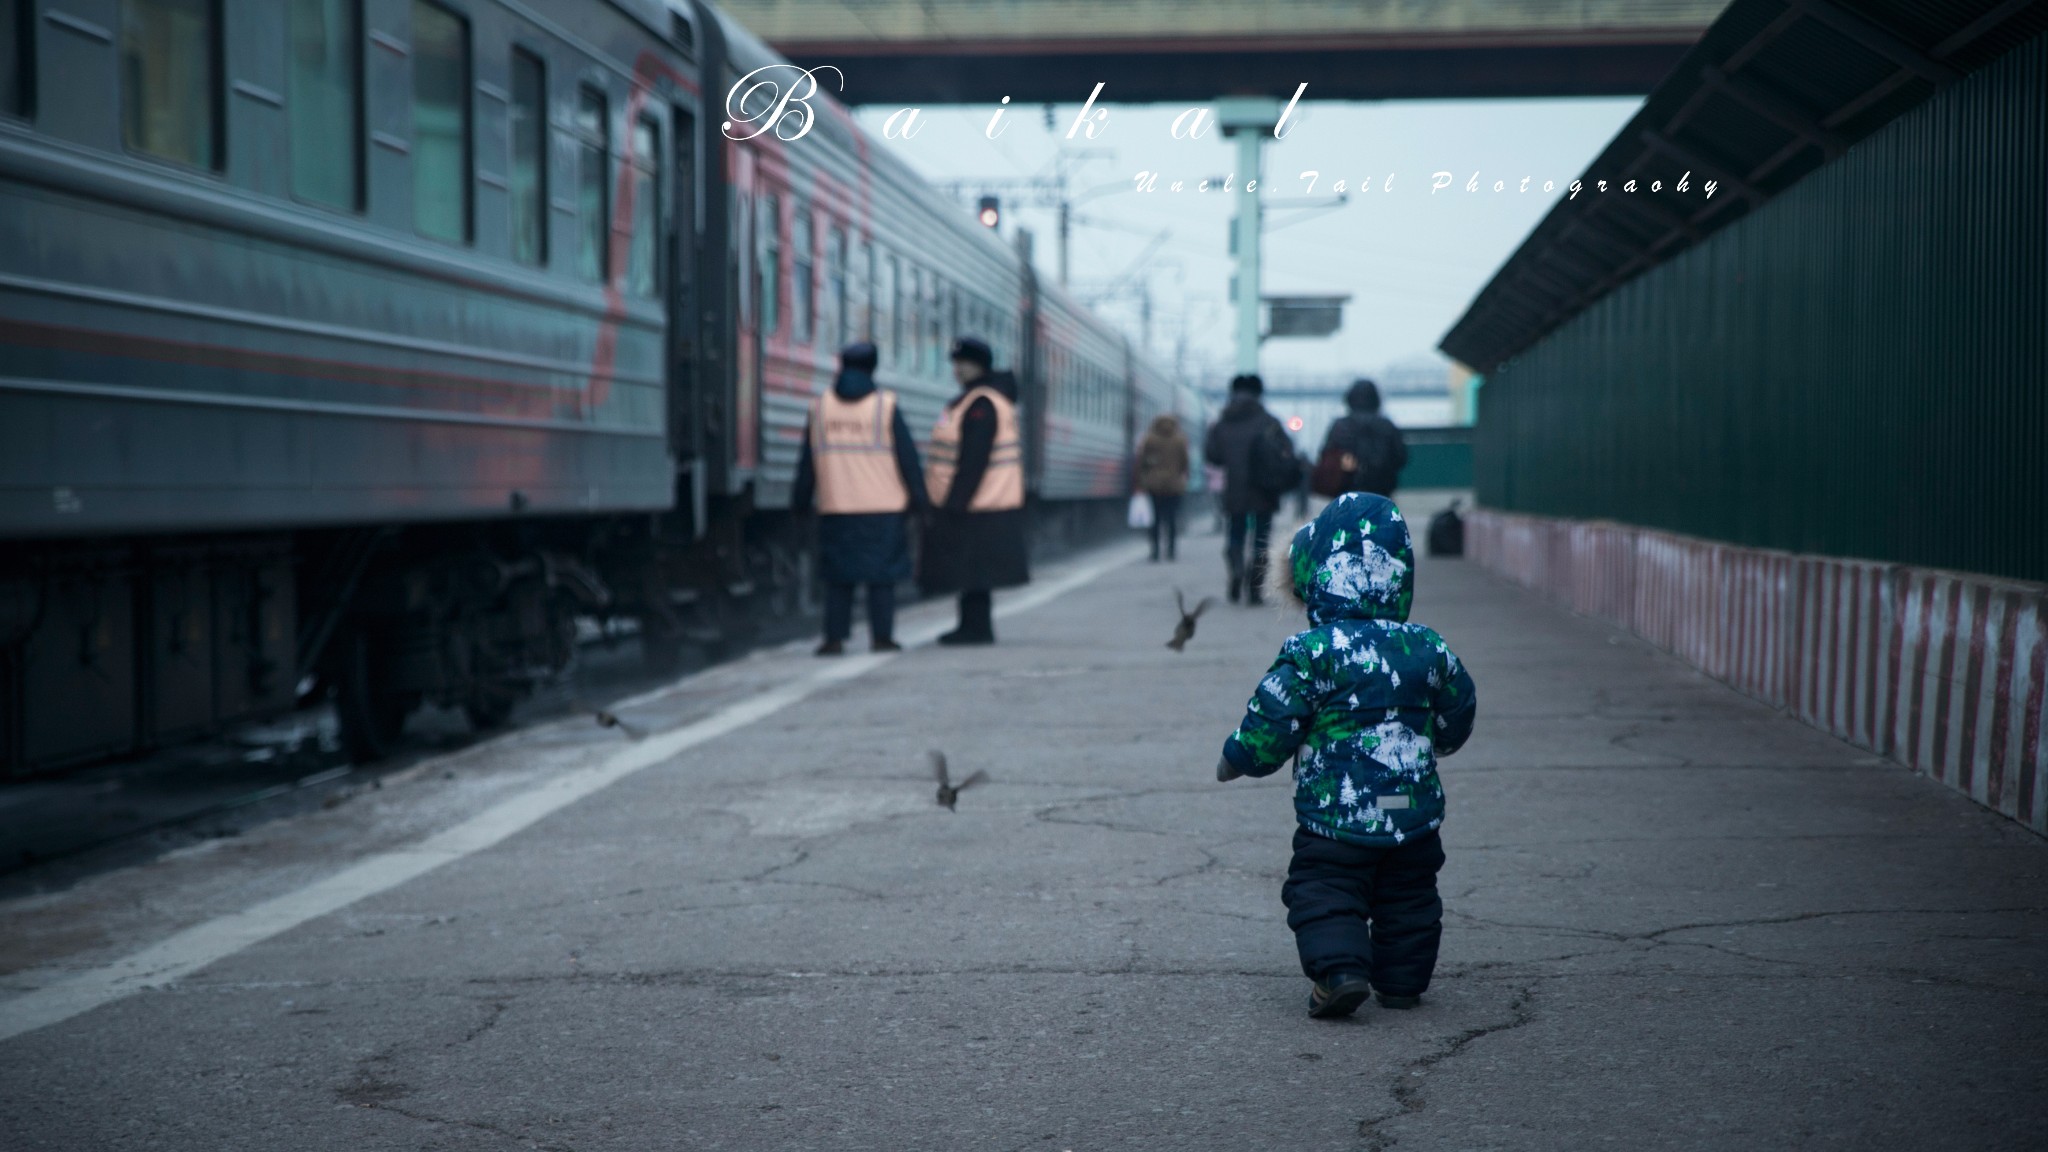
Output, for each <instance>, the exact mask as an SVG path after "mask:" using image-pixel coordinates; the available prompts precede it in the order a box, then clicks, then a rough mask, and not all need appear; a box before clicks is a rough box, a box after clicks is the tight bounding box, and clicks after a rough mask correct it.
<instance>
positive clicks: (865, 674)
mask: <svg viewBox="0 0 2048 1152" xmlns="http://www.w3.org/2000/svg"><path fill="white" fill-rule="evenodd" d="M1216 544H1217V541H1216V540H1214V539H1213V538H1198V539H1194V540H1190V541H1187V542H1186V547H1185V550H1184V554H1183V557H1182V559H1181V561H1180V562H1179V563H1178V564H1177V565H1172V566H1167V565H1157V566H1155V565H1150V564H1146V563H1144V562H1143V561H1142V560H1141V559H1137V558H1136V554H1135V553H1134V552H1132V551H1130V550H1128V549H1127V548H1124V549H1114V550H1110V551H1107V552H1102V553H1096V554H1092V555H1088V556H1084V557H1081V558H1079V559H1077V560H1076V561H1074V562H1072V563H1070V564H1068V565H1065V566H1063V567H1062V568H1061V569H1059V570H1049V571H1046V572H1042V573H1040V576H1039V582H1038V585H1037V588H1036V590H1035V591H1033V592H1030V593H1027V596H1026V599H1025V601H1024V606H1025V607H1027V608H1028V610H1026V611H1021V612H1015V613H1013V614H1011V615H1009V616H1007V617H1005V618H1003V619H1002V620H1001V621H1000V622H999V624H998V628H999V631H1000V632H1001V634H1002V638H1003V643H1002V644H1001V645H1000V646H999V647H996V648H994V649H990V650H965V651H958V650H942V649H937V648H932V647H923V648H918V649H915V650H913V651H911V652H909V653H907V654H905V655H903V656H900V657H896V658H893V659H874V658H868V657H859V658H855V659H852V660H848V661H843V662H840V663H838V664H833V665H831V667H830V668H827V667H826V666H827V665H828V664H830V662H826V661H818V660H814V659H812V658H810V657H809V656H808V655H807V654H805V652H804V651H802V650H795V649H790V648H785V649H780V650H777V651H774V652H770V653H766V654H763V655H761V656H759V657H757V658H754V659H749V660H743V661H739V662H737V663H735V664H732V665H729V666H725V667H721V668H717V669H713V670H711V671H709V672H707V673H704V674H702V675H700V676H697V677H694V678H692V679H690V680H687V681H683V682H681V683H679V684H677V685H676V686H675V687H673V688H671V689H669V690H666V691H663V692H660V693H655V694H653V695H651V696H649V697H646V698H643V699H641V700H638V701H635V702H633V703H632V704H630V705H628V706H626V707H624V708H622V709H621V714H622V715H623V716H624V717H625V718H626V719H627V720H628V721H629V723H631V724H633V725H635V726H636V727H637V728H640V729H644V730H645V736H644V739H642V740H638V741H635V740H632V739H630V738H628V737H627V736H624V735H622V734H621V733H620V732H619V731H618V730H616V729H604V728H599V727H597V726H596V725H594V724H591V723H588V722H587V721H578V722H562V723H557V724H552V725H547V726H543V727H539V728H534V729H529V730H526V731H522V732H518V733H514V734H511V735H508V736H506V737H504V738H502V739H499V740H495V741H491V742H488V743H485V744H482V745H479V746H477V747H474V748H471V749H468V750H465V751H463V752H461V753H459V754H457V755H455V756H452V757H448V758H446V759H444V760H437V761H434V762H432V763H430V764H426V765H422V766H420V767H419V768H417V769H414V770H412V771H411V772H410V773H408V774H407V775H406V776H405V777H404V778H402V779H394V780H390V781H388V782H387V783H386V784H385V786H384V787H382V788H380V789H379V790H377V791H374V792H362V793H359V794H357V795H355V796H353V797H352V798H350V799H348V800H347V802H345V803H340V804H338V805H336V806H335V807H333V808H331V809H329V810H324V811H319V812H316V813H311V814H308V815H305V816H302V817H297V818H293V819H289V820H283V821H278V822H276V823H273V824H269V825H265V826H263V827H260V828H257V829H254V830H252V831H250V832H249V833H248V834H246V835H244V836H240V837H235V838H231V839H226V840H220V841H213V842H209V843H208V844H206V845H203V846H201V847H200V848H197V849H194V850H191V851H186V852H181V853H177V854H174V855H173V856H170V857H167V858H165V859H163V860H160V861H157V862H155V863H152V864H149V865H147V866H144V867H138V868H133V869H127V870H123V871H120V872H115V873H110V874H108V875H104V876H100V877H96V878H93V879H91V880H89V881H86V882H84V883H80V884H78V885H76V886H74V887H71V888H68V889H66V890H63V891H60V892H50V893H42V894H35V895H28V896H21V897H18V898H15V899H12V900H9V901H8V902H6V903H5V904H0V1035H8V1034H9V1033H12V1034H11V1035H8V1038H6V1039H4V1040H0V1147H4V1148H6V1149H8V1150H10V1152H13V1150H17V1149H21V1150H26V1149H112V1148H138V1149H140V1148H147V1149H195V1150H197V1149H204V1150H207V1152H215V1150H224V1149H265V1150H272V1149H294V1150H297V1149H308V1150H310V1149H348V1150H361V1149H387V1148H388V1149H479V1150H484V1149H516V1148H543V1149H576V1150H592V1149H613V1148H617V1149H735V1150H741V1149H770V1148H774V1149H780V1148H792V1149H811V1148H816V1149H947V1150H952V1149H1005V1150H1029V1149H1048V1150H1060V1149H1072V1150H1074V1152H1081V1150H1093V1149H1289V1150H1320V1149H1343V1150H1354V1149H1386V1148H1394V1147H1398V1148H1401V1149H1403V1150H1407V1149H1490V1148H1498V1149H1584V1148H1588V1147H1605V1146H1613V1147H1622V1148H1635V1149H1639V1148H1702V1149H1707V1148H1712V1149H1721V1148H1728V1149H1737V1148H1739V1149H1776V1148H1806V1147H1840V1148H1857V1149H1863V1148H1884V1149H1919V1148H1957V1149H1996V1148H2016V1149H2017V1148H2036V1147H2040V1146H2041V1145H2040V1140H2041V1135H2040V1134H2041V1133H2042V1131H2044V1125H2048V1044H2044V1042H2043V1037H2044V1036H2048V895H2044V883H2043V880H2044V872H2048V845H2044V844H2043V843H2042V842H2041V841H2039V840H2038V839H2037V838H2035V837H2034V836H2033V835H2032V834H2030V833H2028V832H2026V831H2024V830H2023V829H2021V828H2019V827H2017V826H2016V825H2014V824H2012V823H2010V822H2009V821H2006V820H2004V819H2002V818H2000V817H1998V816H1996V815H1993V814H1990V813H1988V812H1985V811H1983V810H1982V809H1980V808H1978V807H1976V806H1975V805H1973V804H1971V803H1970V802H1969V801H1968V800H1966V799H1964V798H1962V797H1961V796H1958V795H1955V794H1953V793H1951V792H1949V791H1947V790H1945V789H1943V788H1941V787H1940V786H1938V785H1936V784H1934V783H1932V782H1930V781H1928V780H1925V779H1920V778H1916V777H1914V776H1912V775H1910V774H1909V773H1907V772H1905V771H1903V770H1901V769H1898V768H1896V767H1893V766H1890V765H1888V764H1887V763H1885V762H1884V761H1881V760H1878V759H1877V758H1875V757H1872V756H1869V755H1868V754H1866V753H1864V752H1862V751H1860V750H1858V749H1855V748H1852V747H1850V746H1849V745H1846V744H1843V743H1840V742H1838V741H1836V740H1834V739H1832V738H1829V737H1827V736H1824V735H1822V734H1820V733H1819V732H1817V731H1815V730H1813V729H1811V728H1808V727H1806V726H1804V725H1802V724H1800V723H1798V722H1796V721H1793V720H1790V719H1787V718H1786V717H1784V716H1781V715H1779V714H1777V713H1775V712H1773V711H1772V710H1770V709H1768V708H1766V707H1764V706H1763V705H1761V704H1758V703H1756V702H1754V701H1752V700H1749V699H1747V698H1745V697H1743V696H1741V695H1738V694H1737V693H1735V692H1732V691H1730V690H1729V689H1727V688H1725V687H1723V686H1721V685H1719V684H1717V683H1715V682H1713V681H1710V680H1708V679H1706V678H1704V677H1703V676H1701V675H1699V674H1697V673H1695V672H1693V671H1691V670H1690V669H1688V668H1686V667H1685V666H1683V665H1682V664H1680V663H1678V662H1676V661H1675V660H1673V659H1671V658H1669V657H1666V656H1664V655H1662V654H1660V653H1657V652H1655V651H1654V650H1652V649H1650V648H1648V647H1647V646H1646V645H1644V644H1642V643H1640V642H1638V641H1636V640H1633V639H1631V638H1629V637H1626V636H1624V635H1621V634H1618V633H1616V632H1614V631H1612V630H1611V629H1608V628H1606V627H1604V626H1601V625H1599V624H1596V623H1593V622H1591V621H1587V620H1584V619H1580V618H1575V617H1572V616H1569V615H1566V614H1564V613H1561V612H1559V611H1557V610H1555V609H1553V608H1550V607H1548V606H1546V605H1545V604H1543V603H1542V602H1540V601H1538V600H1537V599H1536V598H1534V597H1533V596H1531V595H1529V594H1526V593H1523V592H1521V591H1519V590H1516V589H1514V588H1512V587H1511V586H1509V585H1507V584H1505V583H1503V582H1501V581H1498V580H1496V579H1494V578H1492V577H1490V576H1488V575H1487V574H1485V573H1483V572H1481V571H1479V570H1477V569H1475V568H1473V567H1470V566H1467V565H1464V564H1462V563H1459V562H1455V561H1444V562H1425V563H1424V565H1423V568H1422V570H1421V574H1420V592H1419V595H1418V598H1417V602H1416V617H1417V618H1418V619H1420V620H1423V621H1425V622H1427V623H1430V624H1432V625H1433V626H1435V627H1437V628H1438V629H1439V630H1440V631H1441V632H1442V633H1443V634H1444V635H1445V636H1446V637H1447V638H1448V639H1449V641H1450V642H1451V644H1452V645H1453V647H1454V648H1456V649H1457V650H1458V652H1459V653H1460V655H1462V656H1463V657H1464V658H1465V660H1466V662H1467V663H1468V664H1469V665H1470V666H1471V668H1472V670H1473V673H1474V675H1475V677H1476V678H1477V681H1478V684H1479V691H1480V714H1479V728H1478V734H1477V735H1476V736H1475V737H1474V739H1473V740H1472V742H1471V744H1470V745H1469V746H1468V748H1467V749H1466V750H1465V751H1464V752H1462V753H1460V754H1459V755H1457V756H1455V757H1452V758H1451V759H1449V760H1448V761H1447V762H1446V764H1445V768H1444V778H1445V785H1446V789H1447V791H1448V793H1449V797H1450V816H1449V822H1448V824H1447V825H1446V827H1445V831H1444V836H1445V841H1446V848H1447V851H1448V854H1449V861H1450V862H1449V865H1448V867H1447V868H1446V870H1445V872H1444V875H1443V890H1444V893H1445V899H1446V903H1447V906H1448V910H1449V911H1448V917H1447V927H1446V933H1445V938H1444V946H1443V961H1442V964H1441V966H1440V967H1439V970H1438V973H1437V983H1436V985H1435V986H1434V987H1433V988H1432V990H1431V992H1430V994H1429V996H1428V997H1427V999H1426V1001H1425V1003H1424V1005H1423V1006H1422V1007H1421V1008H1419V1009H1417V1010H1414V1011H1408V1012H1390V1011H1385V1010H1381V1009H1377V1008H1370V1007H1369V1008H1367V1009H1365V1010H1363V1011H1362V1012H1361V1013H1360V1014H1359V1015H1358V1017H1356V1018H1355V1019H1353V1020H1350V1021H1345V1022H1338V1023H1325V1022H1317V1021H1311V1020H1309V1019H1308V1018H1307V1016H1306V1014H1305V1011H1304V1001H1305V994H1306V991H1307V982H1306V980H1305V979H1304V978H1303V977H1302V976H1301V975H1300V973H1299V970H1298V968H1297V966H1296V962H1295V957H1294V951H1293V944H1292V940H1291V937H1290V936H1289V934H1288V932H1287V929H1286V926H1285V923H1284V919H1283V909H1282V908H1281V906H1280V901H1279V886H1280V881H1281V878H1282V876H1283V874H1284V871H1285V868H1286V863H1287V856H1288V836H1289V833H1290V830H1291V827H1292V816H1291V810H1290V807H1289V798H1290V785H1289V783H1288V781H1287V780H1286V778H1285V777H1284V775H1283V776H1281V777H1276V778H1274V779H1271V780H1267V781H1259V782H1247V781H1238V782H1235V783H1233V784H1229V785H1219V784H1217V783H1215V782H1214V780H1213V778H1212V768H1213V765H1214V763H1215V759H1216V754H1217V750H1218V746H1219V743H1220V741H1221V739H1222V737H1223V736H1224V735H1225V734H1226V733H1227V732H1228V731H1229V729H1230V727H1231V726H1232V725H1233V724H1234V723H1235V721H1236V719H1237V717H1238V716H1239V714H1240V712H1241V710H1242V708H1243V705H1244V701H1245V699H1246V697H1247V696H1248V695H1249V694H1250V691H1251V689H1252V687H1253V685H1254V684H1255V682H1256V681H1257V678H1258V676H1259V674H1260V673H1261V672H1262V671H1263V670H1264V668H1265V666H1266V664H1267V662H1268V661H1269V660H1270V658H1271V656H1272V653H1273V650H1274V648H1275V647H1276V645H1277V644H1278V642H1279V640H1280V639H1281V638H1282V637H1283V636H1285V635H1286V634H1287V633H1288V632H1290V631H1292V630H1294V629H1295V628H1298V627H1299V626H1300V624H1299V622H1298V621H1299V618H1298V616H1295V615H1290V614H1288V613H1287V612H1285V611H1283V610H1279V609H1265V610H1249V609H1241V608H1240V609H1233V608H1229V607H1227V606H1219V607H1218V608H1216V609H1214V610H1212V611H1211V612H1210V613H1209V614H1208V615H1206V616H1204V617H1203V618H1202V620H1201V625H1200V630H1199V632H1198V634H1197V636H1196V638H1195V640H1194V641H1193V643H1191V644H1190V645H1189V646H1188V649H1187V651H1186V652H1185V653H1183V654H1175V653H1173V652H1170V651H1168V650H1167V649H1166V648H1165V647H1163V644H1164V641H1165V640H1166V638H1167V636H1168V634H1169V632H1170V630H1171V628H1172V625H1173V622H1174V618H1173V614H1172V609H1171V598H1172V588H1173V586H1174V585H1175V584H1176V583H1178V584H1179V585H1181V586H1183V587H1185V588H1187V589H1188V591H1189V592H1190V593H1191V594H1193V593H1198V592H1200V593H1207V592H1213V591H1215V590H1216V586H1217V585H1218V583H1219V582H1220V565H1219V564H1218V563H1217V562H1216V560H1215V551H1216ZM1018 599H1019V598H1018V597H1016V596H1010V597H1008V598H1007V602H1009V603H1011V604H1013V605H1014V604H1016V603H1017V602H1018ZM1033 600H1035V601H1038V602H1037V603H1035V605H1034V604H1033V603H1032V601H1033ZM944 607H945V606H943V605H934V606H927V607H923V608H919V609H917V610H916V611H914V612H913V613H911V615H910V618H909V619H908V620H907V622H906V625H905V627H906V631H909V632H912V633H915V634H919V635H922V636H927V637H928V636H929V635H931V634H933V633H934V632H936V631H937V630H938V628H939V626H940V624H939V622H938V616H939V615H940V614H941V613H942V612H943V610H944ZM821 676H823V677H825V678H823V679H820V678H819V677H821ZM793 685H794V686H795V687H792V686H793ZM934 747H936V748H941V749H943V750H944V751H945V752H946V753H947V755H948V757H949V758H950V760H951V762H952V765H953V768H954V771H955V774H956V776H961V775H965V774H966V773H968V772H972V771H974V770H976V769H982V770H986V771H987V772H988V773H989V775H990V778H991V779H990V781H989V783H987V784H985V785H981V786H978V787H975V788H973V789H971V790H969V791H967V792H966V793H964V794H963V795H962V797H961V799H960V804H959V810H958V811H957V812H948V811H946V810H944V809H943V808H940V807H938V806H937V805H936V804H935V803H934V800H933V786H932V784H931V781H930V779H929V776H928V774H927V769H926V767H925V761H924V755H925V752H926V750H927V749H929V748H934ZM672 748H678V749H680V751H677V752H675V753H674V754H672V755H671V754H668V751H667V750H669V749H672ZM636 749H637V750H642V751H635V750H636ZM636 757H637V758H638V760H640V761H645V763H639V762H638V761H636V760H635V758H636ZM486 816H488V817H489V819H488V820H486V819H485V817H486ZM480 821H481V823H480ZM522 821H523V822H522ZM423 845H424V846H425V847H422V846H423ZM138 956H140V957H143V959H141V960H137V959H135V958H136V957H138ZM124 964H127V965H128V966H127V967H123V965H124ZM143 985H148V986H149V987H147V988H143V990H139V991H138V990H136V989H137V988H138V987H140V986H143ZM38 1013H41V1014H42V1015H37V1014H38ZM10 1021H11V1022H12V1024H10ZM39 1022H40V1023H39Z"/></svg>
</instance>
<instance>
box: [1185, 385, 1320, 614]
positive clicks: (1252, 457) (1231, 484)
mask: <svg viewBox="0 0 2048 1152" xmlns="http://www.w3.org/2000/svg"><path fill="white" fill-rule="evenodd" d="M1265 390H1266V385H1265V381H1263V380H1260V379H1259V378H1258V377H1257V376H1256V375H1242V376H1237V377H1233V378H1232V379H1231V381H1230V402H1229V403H1228V404H1225V405H1224V407H1223V411H1222V413H1220V414H1219V415H1218V416H1217V417H1216V423H1215V424H1214V425H1213V426H1211V427H1210V429H1209V437H1208V441H1207V443H1205V444H1204V445H1203V447H1202V457H1203V459H1205V460H1207V461H1208V462H1209V463H1211V464H1214V465H1216V466H1217V467H1219V468H1221V469H1223V515H1224V519H1225V523H1226V527H1227V535H1226V536H1225V543H1224V546H1223V560H1224V564H1225V566H1226V568H1227V570H1228V574H1229V579H1230V586H1229V591H1230V601H1231V603H1233V604H1235V603H1237V602H1238V601H1239V599H1242V600H1243V601H1244V602H1245V603H1247V604H1258V603H1260V602H1261V601H1262V599H1263V596H1264V593H1263V589H1264V587H1265V583H1266V546H1267V543H1268V540H1269V538H1270V537H1271V536H1272V534H1273V513H1274V512H1276V511H1278V510H1279V508H1280V495H1281V493H1283V492H1286V491H1288V490H1289V489H1291V488H1293V487H1294V486H1295V485H1296V484H1298V483H1300V481H1301V475H1300V468H1299V466H1298V465H1297V464H1296V462H1295V456H1294V443H1293V441H1291V440H1289V439H1288V437H1287V429H1285V428H1283V427H1281V425H1280V421H1279V420H1278V419H1276V418H1275V417H1274V416H1273V414H1272V413H1271V412H1268V411H1266V406H1265V405H1264V404H1262V403H1260V401H1259V397H1260V395H1261V394H1262V393H1263V392H1265ZM1247 545H1249V546H1250V555H1249V556H1247V555H1246V546H1247Z"/></svg>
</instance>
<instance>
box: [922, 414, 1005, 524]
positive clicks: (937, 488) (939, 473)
mask: <svg viewBox="0 0 2048 1152" xmlns="http://www.w3.org/2000/svg"><path fill="white" fill-rule="evenodd" d="M984 399H985V400H987V401H988V402H989V403H990V404H993V405H994V406H995V410H996V442H995V444H994V446H993V447H991V448H990V450H989V457H988V470H987V471H985V472H983V473H982V475H981V487H979V488H976V489H975V490H974V499H973V500H971V501H970V502H969V503H968V505H967V510H968V511H970V512H1001V511H1004V510H1005V509H1010V508H1022V507H1023V506H1024V441H1023V439H1022V438H1021V437H1020V436H1019V435H1018V432H1017V406H1016V405H1015V404H1013V403H1011V402H1010V398H1009V397H1008V396H1005V395H1003V394H1002V393H1001V392H998V391H996V390H995V389H994V388H990V387H988V386H987V385H980V386H977V387H975V388H971V389H969V390H968V391H967V394H966V395H965V396H963V397H961V399H960V402H959V403H958V404H955V405H953V406H952V407H950V408H947V409H946V410H945V411H944V412H941V413H940V414H939V422H938V423H937V424H936V425H934V426H933V427H932V445H931V452H930V455H929V456H927V457H926V463H925V469H924V483H925V487H926V489H928V490H929V491H930V493H931V498H932V503H933V504H934V505H937V506H941V507H943V506H944V505H945V503H946V494H947V493H949V492H951V491H952V490H953V473H954V472H955V471H956V470H958V468H959V466H960V419H961V417H962V416H964V415H965V414H966V412H967V410H968V409H969V408H972V407H973V406H974V402H975V401H976V400H984Z"/></svg>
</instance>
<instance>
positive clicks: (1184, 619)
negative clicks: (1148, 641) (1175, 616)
mask: <svg viewBox="0 0 2048 1152" xmlns="http://www.w3.org/2000/svg"><path fill="white" fill-rule="evenodd" d="M1215 599H1216V598H1215V597H1214V596H1204V597H1202V599H1201V602H1200V603H1198V604H1196V605H1195V610H1194V611H1193V612H1190V611H1188V602H1187V598H1186V597H1184V596H1182V595H1181V594H1180V589H1178V588H1175V589H1174V590H1173V603H1174V607H1176V608H1178V609H1180V623H1178V624H1175V625H1174V626H1173V639H1171V640H1168V641H1167V642H1166V646H1167V647H1168V648H1171V649H1173V650H1174V651H1175V652H1178V651H1180V650H1181V649H1182V648H1185V647H1187V644H1188V641H1190V640H1193V639H1194V638H1195V618H1196V617H1197V616H1200V615H1201V614H1202V613H1203V612H1204V611H1205V610H1207V609H1208V607H1209V605H1210V604H1211V603H1213V602H1214V601H1215Z"/></svg>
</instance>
